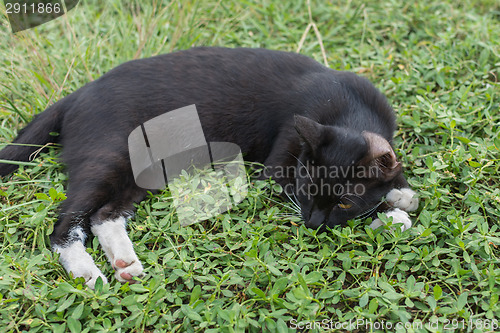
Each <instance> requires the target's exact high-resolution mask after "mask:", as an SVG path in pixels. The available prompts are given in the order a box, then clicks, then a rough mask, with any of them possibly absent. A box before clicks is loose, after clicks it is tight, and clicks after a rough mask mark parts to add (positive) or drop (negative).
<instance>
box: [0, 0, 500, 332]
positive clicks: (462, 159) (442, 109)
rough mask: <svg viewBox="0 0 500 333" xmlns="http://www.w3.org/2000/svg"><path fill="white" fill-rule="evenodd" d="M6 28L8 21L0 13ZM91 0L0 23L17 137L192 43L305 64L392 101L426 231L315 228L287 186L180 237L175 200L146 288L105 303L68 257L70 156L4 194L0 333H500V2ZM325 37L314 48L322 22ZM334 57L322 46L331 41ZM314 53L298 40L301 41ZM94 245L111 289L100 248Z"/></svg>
mask: <svg viewBox="0 0 500 333" xmlns="http://www.w3.org/2000/svg"><path fill="white" fill-rule="evenodd" d="M0 8H2V9H0V12H1V13H2V14H4V15H5V8H4V7H0ZM310 9H311V15H309V13H308V3H307V2H306V1H305V0H304V1H288V2H287V1H273V0H258V1H253V0H230V1H214V0H209V1H199V2H196V1H174V2H171V3H168V2H165V3H163V2H161V1H151V2H150V3H148V4H146V2H143V1H138V0H137V1H135V0H134V1H128V2H124V1H118V0H110V1H105V2H104V1H95V0H85V1H81V2H80V4H79V5H78V7H77V8H76V9H74V10H72V11H71V12H70V13H69V14H68V15H66V16H64V17H62V18H59V19H58V20H55V21H52V22H49V23H47V24H45V25H43V26H40V27H38V28H35V29H33V30H29V31H26V32H21V33H19V34H16V35H12V34H11V33H10V31H9V26H8V22H7V20H6V18H5V16H3V18H2V21H1V22H2V26H1V27H0V34H1V37H2V38H1V42H0V53H1V57H0V61H1V66H0V96H1V97H0V124H1V127H0V142H4V143H5V142H9V141H11V140H12V139H13V138H14V136H15V134H16V132H17V131H18V130H19V129H20V128H22V127H23V126H24V125H25V123H26V120H29V119H31V118H32V117H33V115H34V114H36V113H38V112H41V111H42V110H43V109H45V108H46V107H47V106H48V105H50V104H51V103H53V102H54V101H56V100H58V99H60V98H61V97H62V96H64V95H67V94H69V93H71V92H73V91H75V90H76V89H77V88H79V87H80V86H82V85H83V84H85V83H86V82H88V81H90V80H92V79H95V78H97V77H99V76H100V75H102V74H103V73H105V72H106V71H107V70H109V69H111V68H112V67H114V66H116V65H118V64H120V63H122V62H124V61H127V60H130V59H132V58H140V57H147V56H151V55H155V54H159V53H164V52H170V51H173V50H177V49H184V48H188V47H190V46H192V45H221V46H230V47H236V46H246V47H267V48H272V49H280V50H289V51H296V50H297V49H299V47H300V52H301V53H303V54H306V55H309V56H311V57H313V58H315V59H317V60H318V61H321V62H323V58H324V56H325V57H326V60H327V62H328V64H329V66H330V67H332V68H335V69H341V70H349V71H354V72H356V73H359V74H360V75H363V76H366V77H368V78H369V79H370V80H372V82H374V83H375V85H376V86H377V87H379V88H380V89H381V90H382V91H383V92H384V93H385V94H386V95H387V96H388V98H389V100H390V101H391V103H392V105H393V106H394V108H395V110H396V112H397V115H398V122H399V124H400V129H399V131H398V132H397V133H396V134H397V137H396V140H395V147H396V151H397V153H398V155H399V156H400V158H401V160H402V161H403V163H404V165H405V167H406V175H407V178H408V179H409V182H410V184H411V185H412V186H413V187H414V188H415V189H416V190H417V191H418V193H419V195H420V198H421V203H420V207H419V210H418V211H417V212H416V213H415V214H413V216H412V218H413V219H414V220H415V226H414V227H413V228H411V229H410V230H408V231H406V232H404V233H401V232H399V231H398V230H395V231H390V232H381V231H380V230H377V231H372V230H371V229H369V228H368V227H367V225H368V224H369V221H363V220H355V221H350V222H349V223H348V225H347V226H346V227H344V228H341V227H338V228H335V229H333V230H331V231H329V232H327V233H323V234H316V233H315V232H314V231H312V230H308V229H306V228H305V227H304V226H303V225H302V224H301V223H300V221H299V218H298V217H297V216H296V215H295V214H294V213H293V210H292V209H291V208H289V207H288V204H287V203H286V202H281V201H278V202H277V199H276V198H275V197H273V186H272V185H270V184H268V183H254V184H253V186H251V187H250V188H249V193H248V197H247V198H246V199H245V200H244V201H243V202H242V203H241V204H240V205H238V206H237V207H236V208H234V209H232V210H231V211H229V212H227V213H225V214H222V215H220V216H218V217H216V218H212V219H210V220H208V221H205V222H202V223H197V224H193V225H191V226H189V227H180V225H179V224H178V223H176V218H175V216H174V214H173V211H172V204H171V200H170V199H169V194H168V192H167V191H165V192H164V193H162V194H160V195H156V196H151V197H149V198H148V199H147V200H145V201H144V202H143V203H141V204H140V205H139V206H138V208H137V215H136V217H135V218H134V219H133V220H132V221H131V223H130V225H129V229H130V236H131V239H132V240H133V242H134V244H135V248H136V250H137V253H138V256H139V258H140V259H141V260H142V262H143V263H144V265H145V269H146V276H145V277H144V279H143V281H142V283H140V284H135V285H128V284H125V285H122V284H120V283H118V282H117V281H115V280H113V281H111V283H110V284H108V285H104V286H98V287H97V288H96V290H95V291H92V290H89V289H87V288H86V287H85V286H84V284H83V281H82V280H81V279H76V280H73V279H71V278H70V277H68V275H67V274H66V273H65V272H64V270H63V269H62V267H61V266H60V265H59V264H58V262H57V257H56V256H55V255H54V254H53V253H52V252H51V251H50V246H49V241H48V234H50V232H51V230H52V226H53V224H54V222H55V221H56V218H57V206H58V204H59V202H60V201H61V200H64V197H65V196H64V182H65V180H66V176H65V174H64V172H63V168H62V166H61V165H60V164H59V163H58V162H57V153H58V149H57V148H54V149H51V151H50V152H49V153H48V154H46V155H43V156H42V157H41V158H38V159H37V160H35V161H34V162H33V163H31V164H29V163H28V164H27V165H24V166H22V167H21V168H20V169H19V171H18V172H16V173H15V174H14V175H13V176H12V177H10V178H7V179H3V180H2V184H1V187H0V205H1V212H0V244H1V246H0V258H1V259H0V327H3V330H4V331H7V332H21V331H33V332H67V331H70V332H80V331H84V332H94V331H113V332H120V331H121V332H144V331H146V332H156V331H157V332H167V331H168V332H245V331H247V332H261V331H264V332H275V331H276V332H287V331H295V328H302V329H303V330H306V331H310V332H319V331H324V330H326V331H336V330H338V331H346V330H347V331H356V330H357V331H360V332H364V331H374V332H375V331H376V332H379V331H380V332H382V331H391V332H392V331H397V332H405V331H407V332H428V331H429V332H453V331H463V332H466V331H467V332H472V331H473V332H485V331H497V330H498V327H499V326H500V324H499V323H498V321H497V320H498V319H499V318H500V305H499V303H498V300H499V292H500V267H499V255H500V251H499V248H498V247H499V246H500V229H499V225H498V220H499V218H500V186H499V185H500V172H499V169H500V163H499V158H500V154H499V149H500V135H499V134H500V126H499V125H500V113H499V97H500V89H499V76H500V57H499V53H500V23H499V22H500V21H499V18H500V7H499V4H498V2H497V1H494V0H479V1H472V0H470V1H467V0H439V1H438V0H428V1H417V2H408V1H400V0H389V1H384V2H380V1H371V0H368V1H361V0H352V1H349V2H344V1H328V2H327V1H319V0H317V1H315V0H313V1H311V3H310ZM311 23H314V25H315V26H316V28H317V32H315V29H314V26H313V25H311V27H312V28H310V29H309V31H308V33H307V34H306V35H305V36H306V37H305V39H303V40H302V37H303V35H304V32H305V31H306V29H307V27H308V26H309V25H310V24H311ZM320 41H322V44H323V46H324V50H325V52H324V53H323V52H322V50H321V43H320ZM299 44H300V45H299ZM89 247H90V249H89V251H90V252H91V254H92V255H93V256H94V258H96V261H97V264H98V266H100V267H102V268H103V271H104V272H105V274H107V275H108V276H110V275H111V271H112V269H111V267H110V266H109V264H108V263H107V262H106V260H105V257H104V255H103V253H102V252H101V250H100V248H99V246H98V243H97V241H96V240H92V241H90V243H89Z"/></svg>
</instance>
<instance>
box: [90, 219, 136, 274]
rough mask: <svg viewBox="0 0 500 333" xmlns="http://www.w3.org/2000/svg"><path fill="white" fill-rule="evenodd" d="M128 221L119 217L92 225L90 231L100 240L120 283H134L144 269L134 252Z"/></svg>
mask: <svg viewBox="0 0 500 333" xmlns="http://www.w3.org/2000/svg"><path fill="white" fill-rule="evenodd" d="M125 225H126V220H125V218H124V217H119V218H117V219H115V220H106V221H102V222H100V223H95V224H94V225H92V227H91V228H90V230H91V231H92V233H93V234H94V235H96V236H97V238H99V243H101V246H102V248H103V250H104V253H106V256H107V257H108V260H109V262H110V263H111V265H112V266H113V268H114V269H115V277H116V279H117V280H118V281H120V282H130V283H134V282H135V281H134V280H133V277H135V276H142V275H143V274H142V271H143V267H142V264H141V262H140V261H139V258H137V255H136V254H135V251H134V246H133V244H132V241H131V240H130V238H129V237H128V235H127V231H126V229H125Z"/></svg>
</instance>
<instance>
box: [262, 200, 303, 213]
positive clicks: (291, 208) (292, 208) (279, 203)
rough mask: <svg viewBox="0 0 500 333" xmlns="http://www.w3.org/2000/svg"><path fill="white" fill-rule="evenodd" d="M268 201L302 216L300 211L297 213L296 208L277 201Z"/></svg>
mask: <svg viewBox="0 0 500 333" xmlns="http://www.w3.org/2000/svg"><path fill="white" fill-rule="evenodd" d="M268 199H269V200H270V201H272V202H274V203H275V204H278V205H280V206H282V207H285V208H287V209H290V210H291V211H294V212H296V213H299V214H300V210H299V211H297V209H296V208H295V207H294V206H290V205H286V204H284V203H281V202H279V201H276V200H274V199H271V198H268Z"/></svg>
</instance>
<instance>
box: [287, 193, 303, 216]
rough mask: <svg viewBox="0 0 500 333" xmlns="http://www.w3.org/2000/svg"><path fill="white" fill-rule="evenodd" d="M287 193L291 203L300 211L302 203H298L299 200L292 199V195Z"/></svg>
mask: <svg viewBox="0 0 500 333" xmlns="http://www.w3.org/2000/svg"><path fill="white" fill-rule="evenodd" d="M285 195H286V196H287V198H288V200H290V203H291V204H292V205H293V207H294V208H296V211H298V212H300V205H299V204H298V202H297V201H295V200H294V199H292V197H291V196H290V195H289V194H288V193H287V192H286V191H285ZM293 196H294V197H295V198H297V197H296V196H295V194H293Z"/></svg>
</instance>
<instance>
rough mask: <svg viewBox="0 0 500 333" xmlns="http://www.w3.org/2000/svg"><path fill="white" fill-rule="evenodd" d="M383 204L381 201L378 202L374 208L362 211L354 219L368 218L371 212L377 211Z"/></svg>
mask: <svg viewBox="0 0 500 333" xmlns="http://www.w3.org/2000/svg"><path fill="white" fill-rule="evenodd" d="M382 203H383V201H381V202H379V203H378V204H377V205H376V206H375V207H373V208H370V209H368V210H366V211H364V212H363V213H361V214H359V215H358V216H356V218H357V219H358V218H366V217H368V216H370V215H371V214H373V212H375V211H376V210H377V208H378V207H379V206H380V205H381V204H382Z"/></svg>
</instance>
